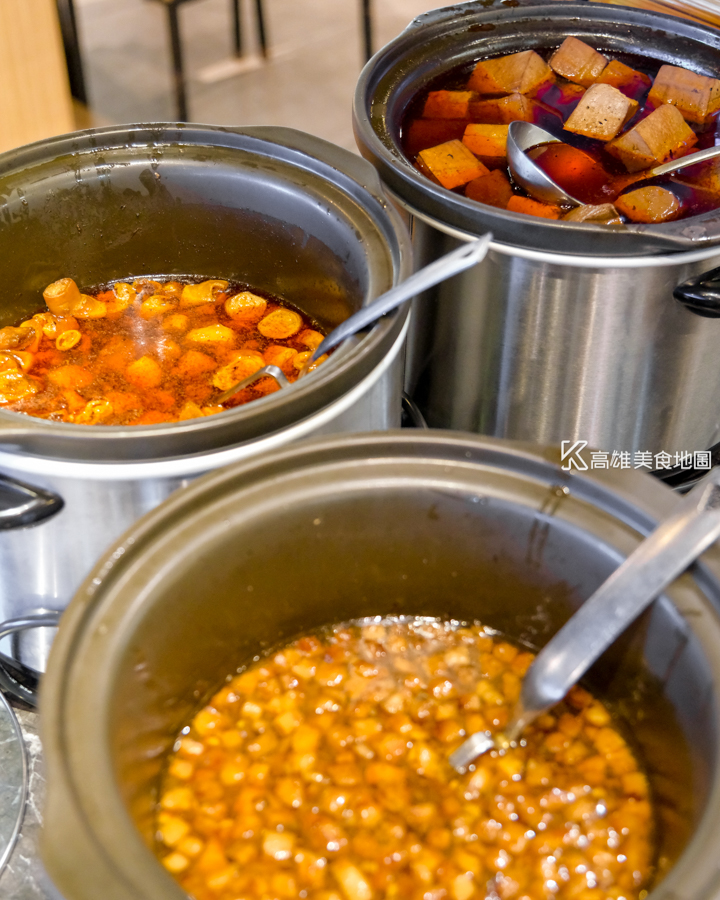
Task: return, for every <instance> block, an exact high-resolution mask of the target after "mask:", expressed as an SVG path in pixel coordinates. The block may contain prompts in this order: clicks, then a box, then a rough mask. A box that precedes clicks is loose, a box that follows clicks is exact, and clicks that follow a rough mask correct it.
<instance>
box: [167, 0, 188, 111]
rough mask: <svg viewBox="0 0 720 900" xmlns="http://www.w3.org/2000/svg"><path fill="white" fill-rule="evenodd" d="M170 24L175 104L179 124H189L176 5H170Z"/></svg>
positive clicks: (168, 9)
mask: <svg viewBox="0 0 720 900" xmlns="http://www.w3.org/2000/svg"><path fill="white" fill-rule="evenodd" d="M167 11H168V18H169V22H170V48H171V50H172V60H173V79H174V81H175V102H176V104H177V117H178V121H179V122H187V117H188V116H187V99H186V96H185V75H184V73H183V59H182V46H181V44H180V23H179V21H178V11H177V4H176V3H169V4H168V8H167Z"/></svg>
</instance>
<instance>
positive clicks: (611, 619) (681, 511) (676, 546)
mask: <svg viewBox="0 0 720 900" xmlns="http://www.w3.org/2000/svg"><path fill="white" fill-rule="evenodd" d="M719 536H720V468H715V469H713V470H712V471H711V472H710V473H709V474H708V475H706V476H705V477H704V478H703V479H702V481H700V482H699V483H698V484H697V485H696V486H695V487H694V488H693V489H692V490H691V491H690V493H689V494H688V495H687V496H686V497H684V498H683V499H682V500H681V501H680V503H679V504H678V506H677V508H676V510H675V511H674V512H673V513H672V514H671V515H670V516H669V517H668V518H667V519H664V520H663V521H662V522H661V523H660V524H659V525H658V527H657V528H656V529H655V531H653V532H652V533H651V534H650V535H649V536H648V537H647V538H646V539H645V540H644V541H643V542H642V543H641V544H640V545H639V546H638V548H637V549H636V550H635V551H634V552H633V553H631V554H630V556H628V558H627V559H626V560H625V561H624V562H623V563H622V565H621V566H620V567H619V568H618V569H616V570H615V572H613V574H612V575H611V576H610V577H609V578H608V579H607V581H605V582H603V584H602V585H601V586H600V587H599V588H598V589H597V590H596V591H595V593H594V594H593V595H592V596H591V597H590V598H589V599H588V600H586V601H585V603H583V605H582V606H581V607H580V609H579V610H578V611H577V612H576V613H575V614H574V615H573V616H572V618H570V619H569V620H568V621H567V622H566V623H565V625H563V627H562V628H561V629H560V631H558V633H557V634H556V635H555V636H554V637H553V638H552V640H551V641H550V642H549V643H548V644H546V645H545V647H543V649H542V650H541V651H540V652H539V653H538V655H537V657H536V658H535V661H534V662H533V664H532V665H531V666H530V668H529V669H528V671H527V673H526V675H525V678H524V680H523V687H522V692H521V697H520V701H521V705H522V708H523V711H522V714H521V717H522V718H523V721H524V723H527V722H528V721H530V719H532V718H534V717H535V715H538V714H539V713H541V712H543V711H544V710H546V709H548V708H549V707H550V706H552V705H554V704H555V703H557V702H559V701H560V700H561V699H562V698H563V697H564V696H565V694H566V693H567V692H568V690H570V688H571V687H572V686H573V684H575V683H576V682H577V681H578V679H579V678H581V677H582V675H584V674H585V672H586V671H587V670H588V669H589V668H590V666H591V665H592V663H593V662H595V660H596V659H597V658H598V657H599V656H600V654H601V653H602V652H603V651H604V650H606V649H607V648H608V647H609V646H610V644H612V643H613V641H614V640H615V639H616V638H617V637H618V636H619V635H620V634H621V633H622V632H623V631H624V630H625V629H626V628H627V626H628V625H629V624H630V623H631V622H632V621H633V620H634V619H635V618H636V617H637V616H638V615H639V614H640V613H641V612H642V611H643V610H644V609H645V607H647V606H649V605H650V603H651V602H652V601H653V600H654V599H655V598H656V597H657V596H658V594H660V592H661V591H662V590H663V589H664V588H666V587H667V586H668V584H670V582H671V581H672V580H673V579H674V578H676V577H677V576H678V575H680V573H681V572H683V571H684V570H685V569H686V568H687V567H688V566H689V565H690V563H692V562H694V561H695V560H696V559H697V558H698V556H699V555H700V554H701V553H702V552H703V551H704V550H706V549H707V548H708V547H709V546H710V544H712V542H713V541H715V540H716V539H717V538H718V537H719Z"/></svg>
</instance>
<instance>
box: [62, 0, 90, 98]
mask: <svg viewBox="0 0 720 900" xmlns="http://www.w3.org/2000/svg"><path fill="white" fill-rule="evenodd" d="M57 10H58V17H59V19H60V31H61V33H62V42H63V47H64V50H65V58H66V60H67V68H68V78H69V80H70V93H71V94H72V95H73V97H75V99H76V100H79V101H80V102H81V103H87V102H88V98H87V91H86V89H85V77H84V74H83V65H82V56H81V55H80V40H79V38H78V28H77V20H76V17H75V6H74V4H73V0H57Z"/></svg>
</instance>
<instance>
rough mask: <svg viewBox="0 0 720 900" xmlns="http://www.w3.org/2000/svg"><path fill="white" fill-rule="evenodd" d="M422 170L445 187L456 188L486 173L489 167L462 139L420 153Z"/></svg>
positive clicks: (419, 159) (419, 160)
mask: <svg viewBox="0 0 720 900" xmlns="http://www.w3.org/2000/svg"><path fill="white" fill-rule="evenodd" d="M418 162H419V163H420V167H421V170H422V171H424V172H425V171H426V172H429V173H430V174H431V175H432V176H433V177H434V178H435V179H436V180H437V181H438V183H439V184H441V185H442V186H443V187H445V188H451V189H452V188H456V187H460V186H461V185H463V184H467V183H468V181H472V180H473V178H479V177H480V176H481V175H486V174H487V172H488V169H487V167H486V166H484V165H483V164H482V163H481V162H480V160H479V159H477V157H475V156H473V154H472V153H471V152H470V151H469V150H468V148H467V147H466V146H465V144H463V143H462V141H447V142H446V143H445V144H439V145H438V146H437V147H429V148H428V149H427V150H421V151H420V153H419V154H418Z"/></svg>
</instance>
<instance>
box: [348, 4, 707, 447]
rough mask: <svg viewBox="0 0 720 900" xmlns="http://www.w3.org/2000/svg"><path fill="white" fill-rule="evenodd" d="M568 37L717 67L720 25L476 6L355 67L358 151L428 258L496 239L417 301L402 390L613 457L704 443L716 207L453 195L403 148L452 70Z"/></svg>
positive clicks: (467, 425) (429, 21)
mask: <svg viewBox="0 0 720 900" xmlns="http://www.w3.org/2000/svg"><path fill="white" fill-rule="evenodd" d="M568 34H572V35H575V36H577V37H579V38H581V39H584V40H586V41H587V42H588V43H590V44H592V45H593V46H595V47H598V49H600V50H602V51H604V52H607V53H609V54H613V53H620V52H630V53H636V54H637V53H639V54H641V55H647V56H649V57H652V58H654V59H656V60H659V61H662V62H667V63H673V64H676V65H688V66H690V67H691V68H693V69H695V70H697V71H700V72H703V73H706V74H712V75H716V76H717V75H718V74H720V33H719V32H717V31H716V30H714V29H710V28H705V27H704V26H701V25H696V24H694V23H692V22H689V21H687V20H685V19H680V18H676V17H672V16H664V15H661V14H656V13H650V12H647V11H646V10H637V9H626V8H622V7H617V6H607V5H603V4H601V3H565V2H562V3H555V4H547V3H546V4H541V5H537V4H532V5H530V4H523V3H518V4H513V5H512V6H506V5H504V4H498V3H495V4H488V3H487V2H485V0H482V2H470V3H463V4H460V5H459V6H453V7H447V8H444V9H440V10H435V11H432V12H430V13H427V14H426V15H424V16H420V17H419V18H418V19H416V20H415V21H414V22H413V23H411V25H410V26H409V27H408V29H406V31H404V32H403V33H402V34H401V35H400V36H399V37H397V38H396V39H395V40H394V41H391V42H390V43H389V44H388V45H387V46H386V47H384V48H383V49H382V50H381V51H380V52H379V53H377V54H376V55H375V57H374V58H373V59H372V60H371V62H370V63H369V64H368V65H367V66H366V67H365V69H364V70H363V72H362V74H361V76H360V80H359V82H358V85H357V90H356V95H355V105H354V124H355V134H356V139H357V142H358V146H359V147H360V150H361V152H362V153H363V155H364V156H365V157H366V158H368V159H369V160H371V162H373V164H374V165H375V166H376V167H377V169H378V171H379V172H380V175H381V177H382V178H383V180H384V181H385V182H386V184H387V185H388V186H389V188H390V189H391V190H392V191H393V193H394V194H395V196H396V199H397V200H398V202H399V203H400V204H401V205H402V206H404V207H405V209H406V210H407V211H408V212H409V213H411V215H412V216H413V236H414V245H415V249H416V252H417V263H418V265H422V264H423V263H425V262H427V261H428V260H430V259H433V258H435V256H436V255H438V254H440V253H443V252H446V251H447V250H448V249H449V248H451V247H452V246H453V245H454V244H455V243H456V242H457V241H462V240H466V239H467V236H468V235H477V234H481V233H485V232H487V231H492V233H493V235H494V238H495V243H494V244H493V249H492V250H491V252H490V253H489V254H488V257H487V258H486V260H485V261H484V262H483V263H481V264H480V265H478V266H477V267H476V268H475V269H473V270H471V271H470V272H468V273H465V274H464V275H462V276H459V277H456V278H454V279H452V280H451V281H449V282H447V283H446V284H445V285H443V286H442V287H440V288H439V289H435V290H434V291H432V292H429V293H428V294H426V295H424V297H423V298H422V299H421V300H420V301H419V302H418V306H417V314H416V316H415V322H414V326H413V331H412V334H411V337H410V340H409V350H410V359H409V365H408V373H407V381H406V384H407V387H408V390H409V391H410V393H411V395H412V396H413V397H414V398H415V399H416V400H417V401H418V402H419V405H420V407H421V408H422V409H423V411H424V412H425V414H426V416H427V418H428V421H429V423H430V424H431V425H435V426H439V427H452V428H463V429H467V430H471V431H478V432H481V433H483V434H492V435H496V436H501V437H511V438H517V439H521V440H527V441H534V442H538V443H558V444H559V443H560V442H561V441H563V440H568V441H575V440H586V441H587V442H588V443H589V444H590V445H592V446H595V447H597V448H599V449H604V450H608V451H613V450H617V451H630V452H636V451H649V452H651V453H653V454H655V453H658V452H661V451H665V452H668V453H675V452H679V451H688V452H693V451H696V450H703V449H707V448H709V447H710V446H712V445H713V444H715V443H716V442H717V441H718V440H720V391H719V390H718V386H719V385H720V354H718V353H717V352H716V350H715V348H716V347H717V346H718V342H719V341H720V322H718V321H716V318H713V317H717V316H718V315H720V302H719V301H718V297H719V296H720V295H719V294H718V291H717V285H712V284H711V285H710V286H707V285H706V286H704V287H701V288H699V289H698V288H696V287H693V286H689V285H685V282H687V281H688V279H697V278H698V277H699V276H701V275H703V274H706V273H707V272H708V270H710V269H713V267H715V266H717V265H718V264H719V263H720V212H718V211H714V212H710V213H706V214H704V215H702V216H696V217H694V218H692V219H688V220H684V221H679V222H675V223H668V224H665V225H657V226H645V225H639V226H628V227H626V228H624V229H615V228H607V227H603V226H599V225H590V224H587V223H584V224H575V223H569V222H549V221H546V220H542V219H538V218H534V217H532V216H525V215H522V214H519V213H512V212H508V211H506V210H500V209H497V208H495V207H490V206H486V205H484V204H480V203H476V202H475V201H472V200H468V199H467V198H465V197H462V196H460V195H458V194H454V193H452V192H450V191H446V190H444V189H442V188H440V187H439V186H437V185H434V184H432V183H431V182H430V181H429V180H428V179H427V178H425V177H424V176H422V175H421V174H420V173H419V172H418V171H417V170H416V169H415V168H414V167H413V166H412V164H411V163H410V162H409V161H408V160H407V159H406V158H405V157H404V155H403V153H402V151H401V149H400V125H401V120H402V116H403V113H404V111H405V110H406V108H407V107H408V104H409V103H410V101H411V99H412V98H413V96H415V94H416V93H417V91H419V90H421V89H422V88H423V87H424V86H426V85H427V84H428V83H429V82H430V81H432V80H433V79H434V78H436V77H438V76H439V75H440V74H441V73H443V72H445V71H447V70H449V69H452V68H454V67H455V66H458V65H461V64H463V63H469V62H470V61H471V60H474V59H479V58H481V57H483V56H488V55H491V56H492V55H501V54H503V53H510V52H513V51H518V50H524V49H527V48H530V47H533V48H540V49H542V48H552V47H557V46H558V45H559V44H560V43H561V42H562V40H563V39H564V38H565V37H566V36H567V35H568ZM716 274H717V273H716ZM683 285H685V286H683Z"/></svg>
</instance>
